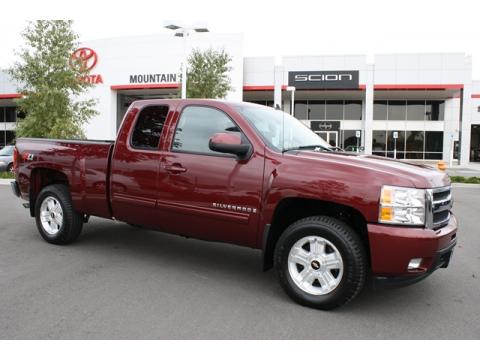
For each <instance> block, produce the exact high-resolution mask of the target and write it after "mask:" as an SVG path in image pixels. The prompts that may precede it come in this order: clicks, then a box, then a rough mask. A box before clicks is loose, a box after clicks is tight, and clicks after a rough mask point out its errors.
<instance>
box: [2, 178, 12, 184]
mask: <svg viewBox="0 0 480 360" xmlns="http://www.w3.org/2000/svg"><path fill="white" fill-rule="evenodd" d="M12 181H14V179H0V185H10V183H11V182H12Z"/></svg>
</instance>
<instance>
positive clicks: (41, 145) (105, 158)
mask: <svg viewBox="0 0 480 360" xmlns="http://www.w3.org/2000/svg"><path fill="white" fill-rule="evenodd" d="M113 145H114V141H107V140H105V141H103V140H56V139H36V138H19V139H17V144H16V147H17V149H18V174H19V176H18V179H19V188H20V192H21V195H22V197H23V198H24V199H29V198H30V196H29V195H30V184H31V186H40V185H42V184H39V183H38V182H39V181H40V180H37V179H36V178H38V179H40V178H42V179H45V176H41V177H40V176H36V175H38V174H43V175H45V174H48V176H47V178H49V177H57V176H58V177H64V178H65V181H67V182H68V185H69V187H70V192H71V195H72V200H73V204H74V206H75V209H76V210H77V211H79V212H82V213H86V214H91V215H96V216H102V217H107V218H108V217H111V209H110V205H109V169H110V159H111V152H112V149H113ZM41 181H44V180H41Z"/></svg>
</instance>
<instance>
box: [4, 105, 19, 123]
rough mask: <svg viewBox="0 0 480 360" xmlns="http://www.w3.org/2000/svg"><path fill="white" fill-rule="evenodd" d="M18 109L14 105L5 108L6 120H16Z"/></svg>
mask: <svg viewBox="0 0 480 360" xmlns="http://www.w3.org/2000/svg"><path fill="white" fill-rule="evenodd" d="M16 113H17V109H16V108H14V107H6V108H5V121H6V122H15V121H16V120H17V119H16V116H15V115H16Z"/></svg>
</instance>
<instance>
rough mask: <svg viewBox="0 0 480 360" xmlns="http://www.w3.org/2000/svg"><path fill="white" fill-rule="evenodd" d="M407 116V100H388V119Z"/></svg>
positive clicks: (403, 118)
mask: <svg viewBox="0 0 480 360" xmlns="http://www.w3.org/2000/svg"><path fill="white" fill-rule="evenodd" d="M406 116H407V102H406V101H401V100H394V101H392V100H389V101H388V120H405V119H406Z"/></svg>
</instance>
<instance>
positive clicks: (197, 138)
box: [172, 106, 240, 155]
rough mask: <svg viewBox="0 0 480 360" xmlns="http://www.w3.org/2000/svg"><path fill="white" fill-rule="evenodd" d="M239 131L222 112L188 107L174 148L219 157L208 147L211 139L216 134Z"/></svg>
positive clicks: (180, 121)
mask: <svg viewBox="0 0 480 360" xmlns="http://www.w3.org/2000/svg"><path fill="white" fill-rule="evenodd" d="M238 131H240V130H239V129H238V127H237V126H236V125H235V124H234V123H233V122H232V120H230V118H229V117H228V116H227V115H226V114H225V113H223V112H222V111H220V110H216V109H212V108H209V107H202V106H188V107H187V108H185V110H183V112H182V115H181V117H180V120H179V122H178V125H177V129H176V131H175V138H174V140H173V146H172V148H173V149H174V150H177V151H184V152H193V153H205V154H215V155H219V153H218V152H215V151H212V150H210V148H209V147H208V142H209V141H210V138H211V137H212V136H213V135H214V134H216V133H225V132H238Z"/></svg>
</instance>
